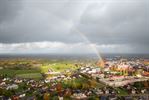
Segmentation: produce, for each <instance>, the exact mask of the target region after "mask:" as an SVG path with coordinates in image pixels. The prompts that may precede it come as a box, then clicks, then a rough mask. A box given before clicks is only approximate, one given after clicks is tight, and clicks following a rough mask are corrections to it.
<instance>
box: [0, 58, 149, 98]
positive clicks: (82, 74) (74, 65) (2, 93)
mask: <svg viewBox="0 0 149 100" xmlns="http://www.w3.org/2000/svg"><path fill="white" fill-rule="evenodd" d="M0 99H1V100H149V59H145V58H138V57H129V58H125V57H121V56H116V57H113V58H103V59H100V60H95V59H89V60H83V59H81V60H78V59H77V60H56V59H55V60H48V59H35V58H34V59H33V58H10V59H0Z"/></svg>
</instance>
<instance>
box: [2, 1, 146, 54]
mask: <svg viewBox="0 0 149 100" xmlns="http://www.w3.org/2000/svg"><path fill="white" fill-rule="evenodd" d="M148 9H149V2H148V0H114V1H113V0H105V1H97V0H87V1H86V0H76V1H74V0H56V1H55V0H45V1H44V0H21V2H20V1H19V0H12V1H10V0H1V1H0V43H24V42H40V41H51V42H52V41H60V42H65V43H78V42H84V41H85V40H84V39H83V38H82V37H81V35H80V33H82V34H83V35H84V36H86V37H87V38H88V39H89V40H90V41H91V42H93V43H96V44H99V45H101V44H108V45H110V44H116V45H127V46H128V47H129V48H130V47H131V46H132V48H130V49H133V50H135V49H138V52H147V51H146V49H149V45H148V44H149V40H148V37H149V28H148V27H149V11H148ZM77 31H80V32H77ZM125 47H126V46H125ZM131 52H132V51H131ZM134 52H137V51H134Z"/></svg>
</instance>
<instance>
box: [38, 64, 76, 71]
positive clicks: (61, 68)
mask: <svg viewBox="0 0 149 100" xmlns="http://www.w3.org/2000/svg"><path fill="white" fill-rule="evenodd" d="M48 69H52V70H54V71H60V72H63V71H64V70H66V69H71V70H74V69H77V68H76V67H75V66H74V65H73V64H65V63H54V64H50V65H46V66H41V67H40V70H41V72H47V71H48Z"/></svg>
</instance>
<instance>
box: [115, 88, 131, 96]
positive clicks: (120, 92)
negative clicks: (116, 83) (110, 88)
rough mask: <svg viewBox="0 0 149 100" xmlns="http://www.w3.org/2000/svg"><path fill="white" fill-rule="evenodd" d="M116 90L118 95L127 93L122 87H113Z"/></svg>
mask: <svg viewBox="0 0 149 100" xmlns="http://www.w3.org/2000/svg"><path fill="white" fill-rule="evenodd" d="M115 90H116V91H119V93H118V94H119V95H122V96H123V95H128V92H127V91H126V90H125V89H122V88H115Z"/></svg>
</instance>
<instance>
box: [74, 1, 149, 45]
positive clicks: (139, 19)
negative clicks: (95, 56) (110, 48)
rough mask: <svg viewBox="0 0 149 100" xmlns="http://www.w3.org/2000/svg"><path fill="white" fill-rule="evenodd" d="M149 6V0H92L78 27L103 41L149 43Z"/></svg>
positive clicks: (90, 36)
mask: <svg viewBox="0 0 149 100" xmlns="http://www.w3.org/2000/svg"><path fill="white" fill-rule="evenodd" d="M148 6H149V3H148V2H147V1H146V2H145V1H144V2H139V1H138V2H134V1H133V2H123V3H122V2H118V3H115V2H111V3H106V4H103V5H100V4H92V5H90V6H89V7H88V9H86V11H85V12H84V14H83V15H82V17H81V20H80V23H79V24H78V26H77V27H78V28H80V30H82V31H83V32H84V33H85V34H86V36H88V38H89V39H90V40H91V41H94V42H97V43H99V44H102V43H107V44H109V43H112V44H113V43H114V44H149V40H148V39H147V38H148V37H149V28H148V27H149V11H148Z"/></svg>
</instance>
